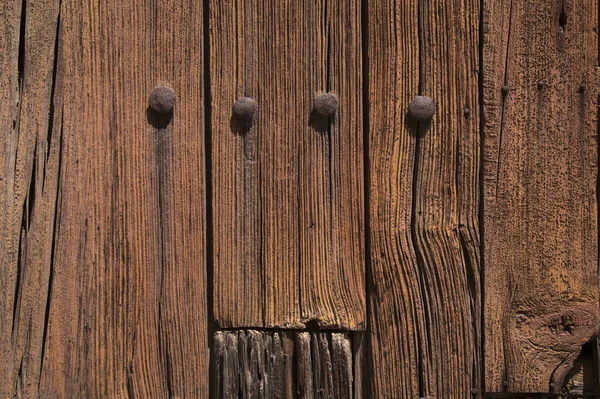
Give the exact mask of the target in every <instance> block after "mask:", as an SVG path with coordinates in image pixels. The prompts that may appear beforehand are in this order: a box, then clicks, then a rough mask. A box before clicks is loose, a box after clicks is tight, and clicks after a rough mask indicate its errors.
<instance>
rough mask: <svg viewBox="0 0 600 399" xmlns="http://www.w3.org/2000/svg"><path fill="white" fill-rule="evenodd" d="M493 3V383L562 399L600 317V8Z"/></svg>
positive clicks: (489, 226)
mask: <svg viewBox="0 0 600 399" xmlns="http://www.w3.org/2000/svg"><path fill="white" fill-rule="evenodd" d="M484 4H485V8H484V35H485V36H484V53H483V59H484V78H485V80H484V105H485V106H484V110H485V127H484V134H485V149H484V151H485V154H484V161H485V162H484V218H485V219H484V221H485V255H484V256H485V293H486V294H485V298H486V299H485V343H486V344H485V353H486V358H485V370H486V375H485V386H486V390H487V391H489V392H501V391H508V392H549V391H550V390H553V391H557V390H560V389H561V386H562V383H563V382H564V378H565V375H566V374H567V372H568V371H569V369H570V368H571V366H572V364H573V361H574V360H575V359H576V358H577V356H578V354H579V352H580V350H581V346H582V345H583V344H584V343H586V342H587V341H588V340H589V339H590V338H591V337H592V336H594V334H595V333H596V330H597V326H598V319H599V315H598V313H599V312H598V277H597V271H598V243H597V235H598V230H597V229H598V226H597V203H596V182H597V177H596V176H597V163H598V162H597V132H596V112H597V111H596V100H597V95H598V93H597V90H596V89H592V90H590V89H589V87H593V86H595V84H596V68H597V66H598V47H597V24H598V19H597V15H598V14H597V12H598V10H597V8H598V4H597V2H596V1H591V0H566V1H561V0H556V1H534V2H526V1H514V0H505V1H485V2H484ZM582 85H585V86H582ZM503 87H506V89H503ZM550 384H552V387H551V385H550Z"/></svg>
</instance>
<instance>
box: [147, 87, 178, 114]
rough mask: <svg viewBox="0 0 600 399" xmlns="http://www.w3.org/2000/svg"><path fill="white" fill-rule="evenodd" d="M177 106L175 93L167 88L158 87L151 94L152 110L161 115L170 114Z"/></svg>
mask: <svg viewBox="0 0 600 399" xmlns="http://www.w3.org/2000/svg"><path fill="white" fill-rule="evenodd" d="M174 106H175V93H173V90H171V89H170V88H168V87H167V86H158V87H156V88H155V89H154V90H152V93H151V94H150V108H152V109H153V110H154V111H156V112H158V113H160V114H168V113H169V112H171V111H173V107H174Z"/></svg>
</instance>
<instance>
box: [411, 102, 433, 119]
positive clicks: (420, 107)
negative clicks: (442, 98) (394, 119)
mask: <svg viewBox="0 0 600 399" xmlns="http://www.w3.org/2000/svg"><path fill="white" fill-rule="evenodd" d="M434 113H435V103H434V102H433V100H432V99H431V98H429V97H425V96H417V97H415V98H414V100H412V102H411V103H410V104H408V114H409V115H410V116H411V117H412V118H413V119H415V120H417V121H420V122H424V121H426V120H429V119H431V117H432V116H433V114H434Z"/></svg>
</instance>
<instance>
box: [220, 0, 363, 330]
mask: <svg viewBox="0 0 600 399" xmlns="http://www.w3.org/2000/svg"><path fill="white" fill-rule="evenodd" d="M359 5H360V2H359V1H358V0H327V1H315V0H311V1H309V2H292V1H285V0H268V1H258V0H244V1H233V0H227V1H216V0H215V1H211V2H210V7H209V8H210V24H211V27H212V28H211V35H210V55H211V58H210V63H211V68H210V69H211V97H212V103H211V104H212V107H211V110H212V118H211V126H212V138H211V143H212V176H213V180H212V184H213V192H214V198H213V205H214V236H215V237H214V263H215V266H214V281H215V299H214V304H215V305H214V311H215V317H216V319H217V322H218V323H219V325H220V326H221V327H228V328H229V327H236V328H237V327H285V328H302V327H304V326H305V325H306V323H309V322H311V323H313V324H316V325H318V326H321V327H324V328H342V329H349V330H356V329H362V328H364V326H365V293H364V259H363V258H364V256H363V253H364V240H363V231H364V226H363V194H362V193H363V183H362V179H363V172H362V95H361V84H362V83H361V78H362V72H361V71H362V66H361V62H360V60H361V57H360V55H361V37H360V32H361V30H360V7H359ZM326 91H332V92H334V93H335V94H336V95H337V96H338V98H339V103H340V106H339V111H338V115H337V118H336V119H335V122H334V123H333V124H332V125H331V126H328V125H327V123H326V121H324V120H323V118H319V117H317V116H316V115H315V113H314V112H312V103H313V99H314V97H315V96H316V95H317V94H318V93H320V92H326ZM241 96H248V97H252V98H254V100H255V101H256V103H257V113H256V115H255V118H254V125H253V126H252V127H251V128H250V125H249V124H247V123H244V122H242V121H239V120H237V119H236V118H234V117H232V105H233V104H234V102H235V101H236V100H237V98H239V97H241Z"/></svg>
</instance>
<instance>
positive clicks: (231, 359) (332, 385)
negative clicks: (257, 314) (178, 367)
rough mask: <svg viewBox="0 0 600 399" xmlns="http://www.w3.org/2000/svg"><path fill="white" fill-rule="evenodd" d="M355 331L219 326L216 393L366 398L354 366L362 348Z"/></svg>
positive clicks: (222, 395) (225, 395)
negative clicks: (281, 329) (359, 385)
mask: <svg viewBox="0 0 600 399" xmlns="http://www.w3.org/2000/svg"><path fill="white" fill-rule="evenodd" d="M353 335H354V334H353V333H330V332H296V333H292V332H289V331H286V332H283V331H282V332H270V331H269V332H267V331H253V330H248V331H245V330H239V331H219V332H217V333H216V334H215V340H214V341H215V346H214V348H213V357H214V361H215V364H214V367H213V370H214V373H215V375H213V377H212V381H213V383H214V384H216V385H215V389H214V392H215V398H273V399H275V398H323V399H324V398H336V399H344V398H362V392H360V390H359V389H358V388H359V387H357V383H356V381H357V380H359V377H358V376H357V375H356V373H362V370H360V369H358V368H357V367H355V366H356V360H355V359H356V358H358V357H359V356H361V355H362V351H361V348H360V347H356V346H355V344H354V342H357V341H356V339H355V338H356V337H354V336H353ZM359 342H360V340H359Z"/></svg>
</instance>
